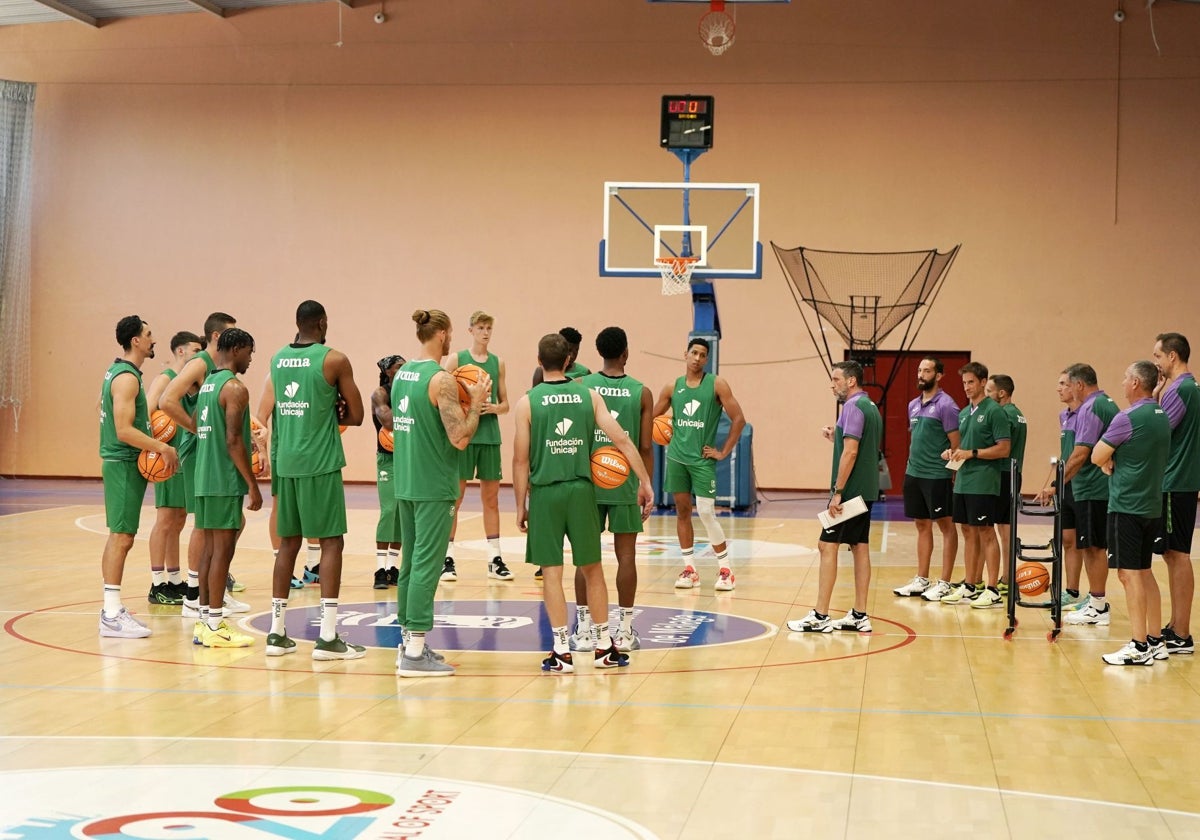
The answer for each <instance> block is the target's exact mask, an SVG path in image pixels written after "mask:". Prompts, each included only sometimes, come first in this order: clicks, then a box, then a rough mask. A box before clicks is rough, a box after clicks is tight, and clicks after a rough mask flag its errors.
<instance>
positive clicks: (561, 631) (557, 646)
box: [551, 624, 571, 656]
mask: <svg viewBox="0 0 1200 840" xmlns="http://www.w3.org/2000/svg"><path fill="white" fill-rule="evenodd" d="M551 630H552V631H553V633H554V652H555V653H557V654H558V655H559V656H563V655H564V654H567V653H570V651H571V647H570V645H568V644H567V626H566V625H565V624H564V625H563V626H562V627H553V628H551Z"/></svg>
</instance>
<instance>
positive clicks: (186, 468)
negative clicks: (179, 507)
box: [179, 449, 196, 513]
mask: <svg viewBox="0 0 1200 840" xmlns="http://www.w3.org/2000/svg"><path fill="white" fill-rule="evenodd" d="M192 453H193V454H191V455H188V456H187V457H186V458H184V457H183V456H182V455H181V456H180V457H179V471H180V472H181V473H183V506H184V508H186V509H187V512H188V513H195V512H196V456H195V454H194V453H195V450H194V449H193V450H192Z"/></svg>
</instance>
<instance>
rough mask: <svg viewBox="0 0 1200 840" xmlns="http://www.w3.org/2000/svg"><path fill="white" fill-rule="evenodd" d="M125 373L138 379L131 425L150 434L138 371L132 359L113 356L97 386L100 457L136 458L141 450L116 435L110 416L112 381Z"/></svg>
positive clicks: (122, 459)
mask: <svg viewBox="0 0 1200 840" xmlns="http://www.w3.org/2000/svg"><path fill="white" fill-rule="evenodd" d="M126 373H132V374H133V375H134V376H136V377H137V381H138V393H137V397H135V398H134V401H133V428H135V429H137V430H138V431H140V432H145V433H146V434H150V412H149V411H148V410H147V408H146V392H145V391H144V390H143V389H142V372H141V371H140V370H138V369H137V365H135V364H134V363H133V362H130V361H126V360H125V359H114V360H113V363H112V364H111V365H110V366H109V368H108V370H107V371H106V372H105V374H104V384H103V385H101V386H100V458H101V460H104V461H136V460H137V459H138V455H140V454H141V452H142V450H140V449H138V448H137V447H136V446H130V445H129V444H128V443H125V442H124V441H122V440H121V439H120V438H118V437H117V424H116V422H115V421H114V419H113V397H112V383H113V380H114V379H116V378H117V377H118V376H121V375H122V374H126Z"/></svg>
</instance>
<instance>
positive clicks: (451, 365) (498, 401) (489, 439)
mask: <svg viewBox="0 0 1200 840" xmlns="http://www.w3.org/2000/svg"><path fill="white" fill-rule="evenodd" d="M493 326H495V319H494V318H493V317H492V316H491V315H489V314H488V313H486V312H484V311H483V310H478V311H476V312H474V313H472V314H471V326H470V332H471V339H472V341H471V347H470V348H469V349H466V350H459V351H458V352H457V353H455V354H453V355H451V356H449V357H447V358H446V363H445V365H444V367H445V368H446V370H447V371H450V372H453V371H454V369H455V368H458V367H460V366H462V365H467V364H471V365H476V366H477V367H481V368H483V369H484V370H485V371H486V372H487V375H488V378H489V379H491V381H492V392H491V394H490V395H489V398H488V400H487V402H485V403H484V404H483V408H482V410H481V413H480V414H481V416H480V418H479V429H478V430H477V431H476V432H475V436H474V437H472V438H471V442H470V443H469V444H467V448H466V449H464V450H462V451H461V452H459V453H458V479H459V481H458V486H459V492H458V502H457V503H456V504H455V506H454V524H453V525H452V526H451V528H450V540H449V542H448V543H447V544H446V559H445V561H444V562H443V565H442V580H445V581H454V580H458V571H457V569H455V567H454V537H455V535H456V534H457V533H458V509H459V508H460V507H462V500H463V496H464V495H466V492H467V482H468V481H470V480H472V479H474V478H478V479H479V500H480V502H482V504H483V533H484V536H485V537H487V541H488V546H489V547H490V548H491V550H492V559H491V560H490V561H489V562H488V567H487V576H488V577H489V578H490V579H492V580H512V579H513V575H512V572H511V571H509V569H508V566H506V565H505V564H504V558H503V557H501V556H500V479H501V478H502V477H503V474H502V471H501V468H500V415H501V414H508V389H507V388H506V387H505V384H504V360H503V359H501V358H500V357H499V356H497V355H496V354H495V353H492V352H490V351H489V350H488V345H489V344H490V343H491V340H492V328H493Z"/></svg>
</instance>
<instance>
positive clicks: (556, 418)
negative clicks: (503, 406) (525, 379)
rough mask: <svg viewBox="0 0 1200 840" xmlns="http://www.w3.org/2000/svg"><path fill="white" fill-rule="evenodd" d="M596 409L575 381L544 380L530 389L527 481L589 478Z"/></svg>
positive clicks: (581, 385) (585, 391)
mask: <svg viewBox="0 0 1200 840" xmlns="http://www.w3.org/2000/svg"><path fill="white" fill-rule="evenodd" d="M595 429H596V411H595V409H594V408H592V392H591V391H590V390H589V389H588V387H587V386H586V385H584V384H583V383H582V382H580V381H578V380H573V379H568V380H566V381H565V382H564V381H561V380H560V381H557V382H543V383H541V384H540V385H537V386H535V387H534V388H533V389H532V390H531V391H530V392H529V482H530V484H536V485H538V486H542V485H546V484H556V483H558V482H561V481H575V480H577V479H584V480H586V481H589V482H590V481H591V480H592V462H591V456H592V441H593V440H595V434H596V433H595Z"/></svg>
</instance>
